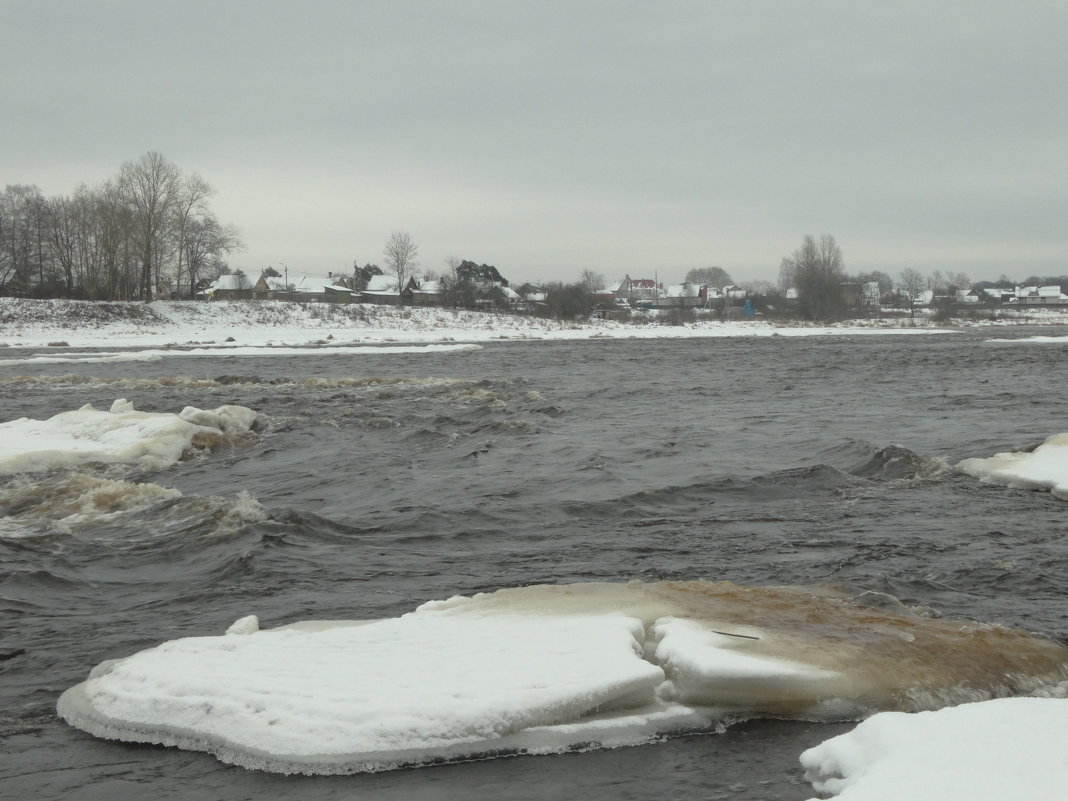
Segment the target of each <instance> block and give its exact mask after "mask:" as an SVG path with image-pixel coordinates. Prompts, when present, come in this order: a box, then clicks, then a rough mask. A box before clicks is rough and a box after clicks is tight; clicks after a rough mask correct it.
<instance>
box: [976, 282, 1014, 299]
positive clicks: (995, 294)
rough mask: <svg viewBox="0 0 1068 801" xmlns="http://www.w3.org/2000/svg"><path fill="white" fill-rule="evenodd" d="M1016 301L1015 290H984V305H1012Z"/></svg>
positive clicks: (996, 288) (992, 288) (985, 288)
mask: <svg viewBox="0 0 1068 801" xmlns="http://www.w3.org/2000/svg"><path fill="white" fill-rule="evenodd" d="M1015 299H1016V290H1015V289H1005V288H1004V287H999V286H988V287H984V288H983V295H982V302H984V303H1011V302H1012V301H1014V300H1015Z"/></svg>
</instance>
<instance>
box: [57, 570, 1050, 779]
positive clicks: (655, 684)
mask: <svg viewBox="0 0 1068 801" xmlns="http://www.w3.org/2000/svg"><path fill="white" fill-rule="evenodd" d="M828 593H829V591H823V592H819V593H810V592H807V591H805V590H803V589H801V588H745V587H739V586H736V585H733V584H730V583H728V582H722V583H709V582H701V581H694V582H665V583H660V584H639V583H631V584H577V585H567V586H534V587H524V588H517V589H510V590H500V591H498V592H495V593H489V594H479V595H476V596H472V597H455V598H451V599H449V600H446V601H437V602H430V603H427V604H424V605H423V606H421V607H419V608H418V609H417V610H415V611H414V612H412V613H409V614H407V615H404V616H402V617H400V618H395V619H386V620H376V621H308V622H303V623H297V624H292V625H289V626H285V627H281V628H275V629H266V630H263V629H260V627H259V621H258V620H257V619H256V618H255V617H254V616H248V617H246V618H242V619H241V620H239V621H237V622H235V623H234V624H233V625H232V626H231V627H230V629H229V630H228V632H227V633H226V634H225V635H222V636H210V637H189V638H184V639H179V640H173V641H170V642H165V643H163V644H162V645H158V646H156V647H154V648H149V649H147V650H144V651H141V652H139V653H136V654H134V655H132V656H129V657H126V658H124V659H116V660H112V661H109V662H105V663H103V664H102V665H100V666H98V667H97V668H95V669H94V670H93V671H92V672H91V673H90V675H89V678H88V679H87V680H86V681H85V682H83V683H81V684H79V685H77V686H75V687H72V688H70V689H69V690H67V691H66V692H65V693H64V694H63V695H62V697H61V698H60V700H59V704H58V712H59V714H60V716H61V717H63V718H64V719H65V720H66V721H67V722H68V723H70V724H71V725H74V726H76V727H79V728H82V729H84V730H86V731H88V732H90V733H92V734H95V735H97V736H99V737H104V738H110V739H117V740H126V741H135V742H148V743H159V744H164V745H172V746H178V747H181V748H187V749H192V750H202V751H207V752H210V753H213V754H215V755H216V756H217V757H218V758H219V759H221V760H223V761H225V762H230V763H234V764H238V765H244V766H246V767H250V768H257V769H264V770H271V771H278V772H284V773H294V772H303V773H313V774H329V773H354V772H365V771H378V770H386V769H391V768H396V767H402V766H408V765H420V764H427V763H431V762H436V761H440V760H458V759H471V758H480V757H488V756H495V755H501V754H508V753H548V752H560V751H566V750H573V749H577V748H592V747H611V746H619V745H628V744H637V743H642V742H648V741H650V740H652V739H655V738H656V737H659V736H663V735H666V734H673V733H681V732H694V731H710V730H716V729H717V728H721V727H722V726H724V725H726V722H727V721H730V720H737V719H739V718H744V717H753V716H758V715H762V714H765V715H774V716H792V717H802V718H808V719H828V718H831V717H836V718H841V717H842V716H843V715H846V716H850V717H852V716H860V715H862V714H864V713H866V712H869V711H874V710H879V709H904V710H916V709H924V708H931V707H937V706H941V705H944V704H946V703H959V702H962V701H971V700H977V699H985V698H991V697H995V696H999V695H1007V694H1012V693H1020V692H1027V691H1029V690H1035V689H1038V688H1041V687H1044V686H1047V685H1050V684H1053V683H1056V682H1058V681H1063V680H1064V679H1065V678H1066V677H1068V649H1066V648H1064V647H1063V646H1061V645H1059V644H1057V643H1054V642H1051V641H1048V640H1043V639H1040V638H1037V637H1033V636H1031V635H1029V634H1026V633H1023V632H1014V631H1009V630H1006V629H1000V628H996V627H988V626H982V625H978V624H975V623H970V622H954V621H947V620H931V619H927V618H922V617H914V616H910V615H907V614H900V613H897V612H888V611H882V610H877V609H872V608H869V607H864V606H858V605H856V604H854V603H852V602H850V601H849V600H848V599H845V598H840V597H832V596H831V595H830V594H828Z"/></svg>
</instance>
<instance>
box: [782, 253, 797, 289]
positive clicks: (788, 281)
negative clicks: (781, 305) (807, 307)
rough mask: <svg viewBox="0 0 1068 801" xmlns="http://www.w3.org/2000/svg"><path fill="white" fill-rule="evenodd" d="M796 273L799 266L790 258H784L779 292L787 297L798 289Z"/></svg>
mask: <svg viewBox="0 0 1068 801" xmlns="http://www.w3.org/2000/svg"><path fill="white" fill-rule="evenodd" d="M796 273H797V265H796V264H794V260H793V259H791V258H790V257H789V256H783V257H782V261H781V262H780V263H779V291H780V292H782V294H783V295H786V293H787V292H788V291H789V290H791V289H796V288H797V286H796V284H795V283H794V276H795V274H796Z"/></svg>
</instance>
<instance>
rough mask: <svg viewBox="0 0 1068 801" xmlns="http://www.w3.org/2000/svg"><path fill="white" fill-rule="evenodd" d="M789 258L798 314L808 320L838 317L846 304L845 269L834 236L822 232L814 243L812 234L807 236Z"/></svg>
mask: <svg viewBox="0 0 1068 801" xmlns="http://www.w3.org/2000/svg"><path fill="white" fill-rule="evenodd" d="M784 261H785V260H784ZM790 261H791V262H793V265H794V282H795V285H796V286H797V297H798V309H799V311H800V312H801V314H802V315H804V316H805V317H807V318H809V319H810V320H833V319H835V318H837V317H840V316H841V315H842V313H843V312H844V311H845V307H846V299H845V292H844V291H843V288H842V282H843V280H844V279H845V272H844V270H843V263H842V251H841V248H839V247H838V243H837V242H835V240H834V237H833V236H831V235H830V234H824V235H823V236H821V237H820V240H819V242H817V241H816V240H815V239H814V238H813V237H812V236H811V235H809V236H806V237H805V239H804V242H802V244H801V247H799V248H798V249H797V250H795V251H794V253H793V256H792V257H790Z"/></svg>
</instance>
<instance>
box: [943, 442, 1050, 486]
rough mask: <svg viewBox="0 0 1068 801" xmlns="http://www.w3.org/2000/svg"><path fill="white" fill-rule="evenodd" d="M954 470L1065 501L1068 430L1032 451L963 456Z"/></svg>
mask: <svg viewBox="0 0 1068 801" xmlns="http://www.w3.org/2000/svg"><path fill="white" fill-rule="evenodd" d="M957 469H958V470H961V471H962V472H964V473H967V474H968V475H972V476H975V477H976V478H980V479H982V480H983V481H989V482H992V483H995V484H1004V485H1006V486H1009V487H1013V488H1016V489H1034V490H1049V491H1050V492H1051V493H1052V494H1053V495H1054V496H1055V497H1057V498H1063V499H1064V500H1068V433H1064V434H1054V435H1053V436H1052V437H1050V438H1049V439H1047V440H1046V441H1045V442H1043V443H1042V444H1041V445H1039V446H1038V447H1037V448H1035V449H1034V450H1033V451H1013V452H1009V453H998V454H995V455H994V456H991V457H990V458H988V459H965V460H964V461H962V462H960V463H959V464H958V465H957Z"/></svg>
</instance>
